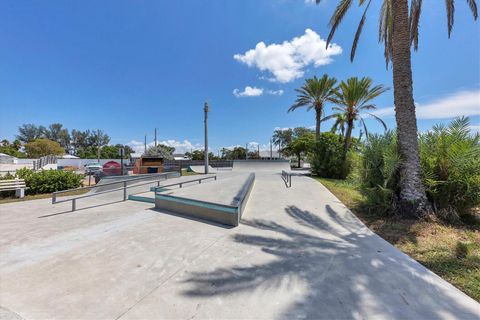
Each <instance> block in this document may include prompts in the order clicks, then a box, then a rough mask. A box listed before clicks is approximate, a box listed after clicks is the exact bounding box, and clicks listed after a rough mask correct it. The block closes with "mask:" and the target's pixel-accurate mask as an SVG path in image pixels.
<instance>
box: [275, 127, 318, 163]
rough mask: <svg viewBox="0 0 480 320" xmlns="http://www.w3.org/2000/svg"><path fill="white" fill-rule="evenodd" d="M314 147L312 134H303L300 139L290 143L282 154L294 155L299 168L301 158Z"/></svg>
mask: <svg viewBox="0 0 480 320" xmlns="http://www.w3.org/2000/svg"><path fill="white" fill-rule="evenodd" d="M314 145H315V136H314V135H313V133H304V134H302V135H301V136H300V137H298V138H296V139H295V140H293V141H292V142H290V143H289V144H288V145H287V146H286V147H285V148H284V149H283V152H284V153H286V154H287V155H295V156H296V157H297V161H298V167H299V168H300V166H301V160H302V156H303V155H306V154H307V153H308V152H310V151H312V150H313V147H314Z"/></svg>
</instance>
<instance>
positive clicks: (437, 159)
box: [419, 117, 480, 219]
mask: <svg viewBox="0 0 480 320" xmlns="http://www.w3.org/2000/svg"><path fill="white" fill-rule="evenodd" d="M469 126H470V124H469V119H468V118H465V117H462V118H456V119H455V120H453V121H452V122H451V123H450V124H449V125H448V126H445V125H436V126H434V127H433V129H432V130H431V131H429V132H427V133H424V134H421V135H420V139H419V142H420V159H421V163H422V169H423V173H424V176H425V178H424V181H425V186H426V189H427V193H428V195H429V197H430V198H431V200H432V201H433V204H434V206H435V208H436V209H437V211H438V212H439V214H440V215H441V216H445V217H447V218H448V219H455V218H458V217H459V216H460V215H462V214H464V213H467V211H468V210H469V209H470V208H472V207H475V206H478V205H479V204H480V136H479V134H478V133H477V134H475V135H472V134H471V132H470V129H469Z"/></svg>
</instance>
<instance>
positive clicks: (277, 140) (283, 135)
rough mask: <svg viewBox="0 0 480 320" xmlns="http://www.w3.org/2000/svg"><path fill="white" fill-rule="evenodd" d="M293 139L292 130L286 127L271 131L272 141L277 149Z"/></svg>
mask: <svg viewBox="0 0 480 320" xmlns="http://www.w3.org/2000/svg"><path fill="white" fill-rule="evenodd" d="M292 140H293V130H292V129H290V128H288V129H276V130H275V131H273V136H272V142H273V144H274V145H275V146H277V147H278V148H279V149H281V148H282V147H285V146H286V145H287V144H289V143H290V142H292Z"/></svg>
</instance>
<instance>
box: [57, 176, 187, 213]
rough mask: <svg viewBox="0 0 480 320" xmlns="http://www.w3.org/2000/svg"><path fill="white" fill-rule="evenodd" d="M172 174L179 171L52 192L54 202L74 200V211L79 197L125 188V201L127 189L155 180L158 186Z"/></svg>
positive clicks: (124, 199) (88, 196)
mask: <svg viewBox="0 0 480 320" xmlns="http://www.w3.org/2000/svg"><path fill="white" fill-rule="evenodd" d="M172 175H173V176H175V177H178V176H179V175H178V173H177V172H166V173H159V174H156V175H148V176H144V177H138V178H131V179H125V180H119V181H112V182H108V183H103V184H98V185H94V186H88V187H82V188H77V189H69V190H62V191H56V192H53V193H52V204H57V203H63V202H68V201H71V202H72V211H75V210H76V209H77V208H76V207H77V200H78V199H84V198H90V197H94V196H98V195H101V194H105V193H110V192H116V191H121V190H123V201H126V200H127V198H128V196H127V189H129V188H134V187H135V188H136V187H140V186H144V185H149V184H152V183H155V182H156V183H157V186H160V181H163V180H166V179H168V178H169V177H170V176H172ZM152 178H153V179H152ZM146 179H148V181H146V182H144V183H136V184H133V185H128V183H130V182H136V181H141V180H146ZM119 184H122V186H120V187H118V188H113V189H110V190H105V191H100V192H96V193H92V194H86V195H81V196H78V197H74V198H68V199H63V200H57V197H58V195H60V194H64V193H69V192H77V191H79V190H92V189H95V188H103V187H106V186H112V185H119Z"/></svg>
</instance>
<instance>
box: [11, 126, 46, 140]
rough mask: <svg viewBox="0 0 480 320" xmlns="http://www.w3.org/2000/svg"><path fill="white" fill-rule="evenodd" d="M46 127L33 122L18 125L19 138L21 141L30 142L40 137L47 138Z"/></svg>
mask: <svg viewBox="0 0 480 320" xmlns="http://www.w3.org/2000/svg"><path fill="white" fill-rule="evenodd" d="M45 131H46V129H45V127H44V126H36V125H34V124H31V123H27V124H22V125H21V126H20V127H18V135H17V139H18V140H20V141H21V142H24V143H28V142H32V141H33V140H36V139H39V138H45Z"/></svg>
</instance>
